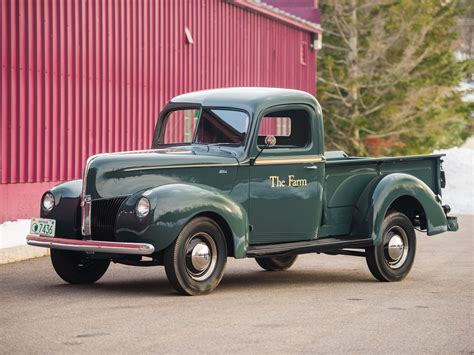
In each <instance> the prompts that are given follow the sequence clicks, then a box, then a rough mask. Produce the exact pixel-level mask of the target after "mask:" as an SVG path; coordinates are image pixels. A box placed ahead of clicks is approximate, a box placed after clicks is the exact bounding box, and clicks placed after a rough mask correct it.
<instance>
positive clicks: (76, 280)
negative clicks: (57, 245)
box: [51, 249, 110, 284]
mask: <svg viewBox="0 0 474 355" xmlns="http://www.w3.org/2000/svg"><path fill="white" fill-rule="evenodd" d="M51 262H52V263H53V267H54V270H56V273H57V274H58V275H59V277H61V278H62V279H63V280H64V281H66V282H69V283H71V284H92V283H94V282H96V281H97V280H99V279H100V278H101V277H102V276H104V274H105V272H106V271H107V269H108V268H109V265H110V260H92V259H89V258H87V257H86V255H85V254H84V253H82V252H77V251H69V250H58V249H51Z"/></svg>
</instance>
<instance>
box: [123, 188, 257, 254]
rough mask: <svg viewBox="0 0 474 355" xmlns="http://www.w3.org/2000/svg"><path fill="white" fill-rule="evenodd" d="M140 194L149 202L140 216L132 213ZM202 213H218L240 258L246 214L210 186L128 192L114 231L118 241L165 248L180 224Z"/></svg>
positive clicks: (245, 235)
mask: <svg viewBox="0 0 474 355" xmlns="http://www.w3.org/2000/svg"><path fill="white" fill-rule="evenodd" d="M142 196H146V197H147V198H148V199H149V200H150V203H151V209H152V210H151V213H150V214H149V215H148V216H147V217H145V218H144V219H142V220H140V219H139V218H138V217H136V215H135V213H134V209H135V204H136V202H137V201H138V199H139V198H140V197H142ZM202 213H214V214H217V215H219V216H220V217H221V218H222V219H223V220H224V221H225V222H226V223H227V225H228V226H229V229H230V231H231V234H232V243H233V250H234V256H235V257H236V258H243V257H245V255H246V251H247V247H248V238H249V235H248V226H249V224H248V216H247V212H246V211H245V209H244V208H243V206H242V205H240V204H239V203H237V202H235V201H234V200H232V199H231V198H230V197H229V196H228V195H225V194H223V193H222V192H220V191H219V190H217V189H214V188H211V187H209V186H202V185H197V184H181V183H179V184H168V185H163V186H159V187H156V188H154V189H149V190H146V191H142V192H140V193H137V194H135V195H133V196H131V197H130V198H129V199H128V200H127V201H126V202H125V203H124V205H122V207H121V210H120V212H119V214H118V216H117V223H116V231H115V235H116V237H117V240H119V241H136V242H144V243H151V244H153V245H154V246H155V250H156V251H160V250H163V249H165V248H167V247H168V246H169V245H171V243H172V242H173V241H174V240H175V239H176V237H177V236H178V234H179V233H180V232H181V230H182V228H183V227H184V226H185V225H186V224H187V223H188V222H189V221H190V220H191V219H192V218H194V217H195V216H197V215H199V214H202Z"/></svg>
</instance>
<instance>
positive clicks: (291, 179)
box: [270, 175, 308, 187]
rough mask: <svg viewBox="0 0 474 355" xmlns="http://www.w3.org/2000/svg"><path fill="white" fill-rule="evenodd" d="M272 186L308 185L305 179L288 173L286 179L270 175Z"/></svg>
mask: <svg viewBox="0 0 474 355" xmlns="http://www.w3.org/2000/svg"><path fill="white" fill-rule="evenodd" d="M270 182H271V183H272V187H287V186H290V187H300V186H306V185H308V182H307V181H306V179H296V178H295V176H294V175H288V179H287V180H285V179H282V178H280V177H279V176H270Z"/></svg>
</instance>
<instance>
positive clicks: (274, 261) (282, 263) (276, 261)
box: [255, 255, 298, 271]
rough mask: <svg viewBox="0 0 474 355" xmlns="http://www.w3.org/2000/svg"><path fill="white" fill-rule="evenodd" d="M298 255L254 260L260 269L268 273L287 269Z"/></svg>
mask: <svg viewBox="0 0 474 355" xmlns="http://www.w3.org/2000/svg"><path fill="white" fill-rule="evenodd" d="M297 256H298V255H291V256H270V257H258V258H255V261H256V262H257V264H258V265H260V267H262V268H263V269H265V270H268V271H283V270H287V269H289V268H290V267H291V266H292V265H293V264H294V263H295V261H296V258H297Z"/></svg>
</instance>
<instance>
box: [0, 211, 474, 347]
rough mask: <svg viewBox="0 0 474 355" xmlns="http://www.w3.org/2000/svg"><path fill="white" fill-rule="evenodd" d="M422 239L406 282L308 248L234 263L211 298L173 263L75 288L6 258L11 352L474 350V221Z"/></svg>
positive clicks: (118, 269)
mask: <svg viewBox="0 0 474 355" xmlns="http://www.w3.org/2000/svg"><path fill="white" fill-rule="evenodd" d="M460 225H461V230H460V231H458V232H457V233H444V234H441V235H438V236H432V237H427V236H426V235H424V234H423V235H419V238H418V249H417V255H416V259H415V265H414V267H413V269H412V271H411V273H410V274H409V275H408V277H407V278H406V279H405V280H404V281H402V282H398V283H381V282H377V281H375V280H374V279H373V277H372V276H371V274H370V273H369V270H368V268H367V266H366V263H365V259H364V258H360V257H350V256H329V255H316V254H309V255H304V256H300V257H299V258H298V260H297V262H296V263H295V265H294V266H293V267H292V268H291V269H290V270H289V271H285V272H265V271H262V270H261V269H260V268H259V266H258V265H257V264H256V263H255V261H254V260H253V259H246V260H234V259H229V261H228V263H227V268H226V272H225V275H224V279H223V281H222V283H221V285H220V286H219V287H218V288H217V289H216V290H215V291H214V292H213V293H212V294H210V295H207V296H200V297H184V296H178V295H177V294H176V293H175V292H174V291H173V289H172V288H171V286H170V285H169V284H168V281H167V279H166V275H165V273H164V269H163V268H162V267H146V268H138V267H132V266H123V265H112V266H111V267H110V269H109V271H108V272H107V274H106V275H105V276H104V277H103V278H102V279H101V280H100V281H99V282H98V283H96V284H94V285H90V286H74V285H68V284H66V283H64V282H62V280H60V279H59V277H58V276H56V274H55V272H54V270H53V268H52V266H51V264H50V261H49V259H48V258H40V259H34V260H30V261H25V262H20V263H14V264H8V265H1V266H0V353H1V354H11V353H132V352H147V353H168V352H172V353H178V352H179V353H182V352H191V353H224V352H225V353H262V352H267V353H270V352H271V353H296V352H305V353H306V352H312V353H313V352H318V353H342V352H351V353H368V352H371V353H373V352H376V353H471V354H472V353H473V352H474V345H473V338H474V337H473V283H474V278H473V235H472V230H473V226H474V217H473V216H470V217H467V216H465V217H462V218H461V220H460Z"/></svg>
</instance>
